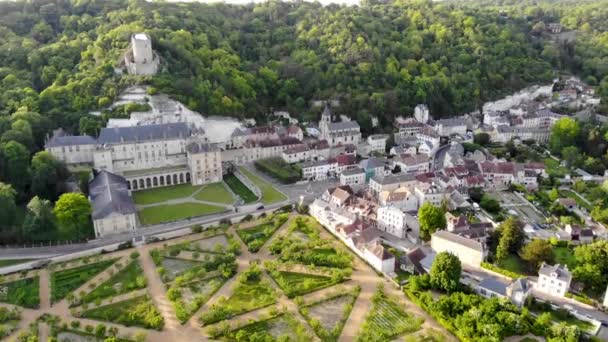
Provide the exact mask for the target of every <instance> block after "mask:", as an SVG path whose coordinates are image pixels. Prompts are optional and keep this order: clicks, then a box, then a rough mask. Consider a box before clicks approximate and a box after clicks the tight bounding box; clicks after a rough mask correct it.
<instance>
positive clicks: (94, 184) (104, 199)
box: [89, 171, 137, 220]
mask: <svg viewBox="0 0 608 342" xmlns="http://www.w3.org/2000/svg"><path fill="white" fill-rule="evenodd" d="M89 198H90V199H91V204H92V206H93V213H92V214H91V216H92V217H93V219H94V220H98V219H103V218H105V217H107V216H109V215H111V214H113V213H118V214H122V215H128V214H134V213H136V212H137V209H135V205H134V204H133V198H131V195H130V194H129V189H128V188H127V181H126V180H125V179H124V178H123V177H121V176H118V175H115V174H113V173H110V172H108V171H101V172H100V173H99V174H98V175H97V177H95V179H93V180H92V181H91V183H89Z"/></svg>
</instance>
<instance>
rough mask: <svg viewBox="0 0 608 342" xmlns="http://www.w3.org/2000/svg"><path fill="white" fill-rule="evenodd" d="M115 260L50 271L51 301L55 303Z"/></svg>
mask: <svg viewBox="0 0 608 342" xmlns="http://www.w3.org/2000/svg"><path fill="white" fill-rule="evenodd" d="M115 261H116V259H109V260H104V261H100V262H95V263H92V264H88V265H83V266H79V267H74V268H70V269H67V270H63V271H57V272H53V273H51V301H52V302H53V303H56V302H57V301H59V300H61V299H63V298H65V296H67V295H68V293H70V292H72V291H74V290H76V289H78V288H79V287H80V286H82V285H83V284H84V283H86V282H87V281H88V280H89V279H91V278H93V277H94V276H96V275H97V274H99V273H100V272H101V271H103V270H105V269H106V268H108V266H110V265H112V264H113V263H114V262H115Z"/></svg>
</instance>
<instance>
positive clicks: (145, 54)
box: [125, 33, 159, 75]
mask: <svg viewBox="0 0 608 342" xmlns="http://www.w3.org/2000/svg"><path fill="white" fill-rule="evenodd" d="M125 65H126V67H127V71H128V72H129V74H131V75H154V74H156V73H157V72H158V66H159V59H158V56H157V55H156V53H155V52H154V50H152V39H150V36H149V35H148V34H146V33H135V34H134V35H132V36H131V45H130V48H129V51H127V53H126V54H125Z"/></svg>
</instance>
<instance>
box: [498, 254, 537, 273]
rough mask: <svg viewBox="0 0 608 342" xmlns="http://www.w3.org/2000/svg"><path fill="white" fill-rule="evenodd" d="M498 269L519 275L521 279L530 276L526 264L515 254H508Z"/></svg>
mask: <svg viewBox="0 0 608 342" xmlns="http://www.w3.org/2000/svg"><path fill="white" fill-rule="evenodd" d="M499 267H501V268H503V269H505V270H507V271H511V272H515V273H518V274H521V275H522V277H525V276H526V275H529V274H530V270H529V269H528V266H527V265H526V262H525V261H523V260H522V259H521V258H520V257H519V255H516V254H510V255H509V256H507V258H506V259H505V260H503V261H502V262H501V263H500V265H499Z"/></svg>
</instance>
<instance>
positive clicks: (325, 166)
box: [302, 159, 338, 181]
mask: <svg viewBox="0 0 608 342" xmlns="http://www.w3.org/2000/svg"><path fill="white" fill-rule="evenodd" d="M337 171H338V163H337V162H336V160H335V159H328V160H316V161H308V162H305V163H303V164H302V179H303V180H307V181H321V180H326V179H327V178H331V177H335V176H336V173H337Z"/></svg>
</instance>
